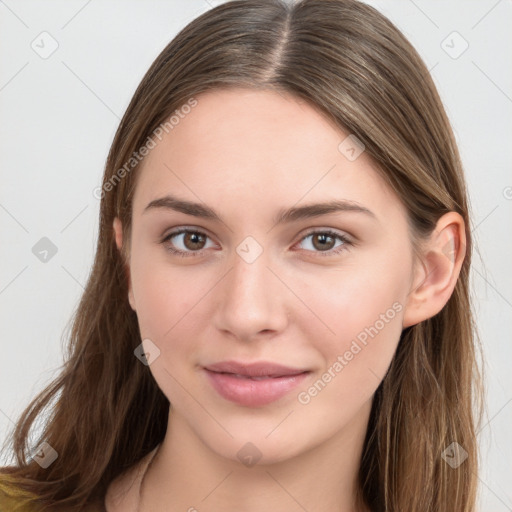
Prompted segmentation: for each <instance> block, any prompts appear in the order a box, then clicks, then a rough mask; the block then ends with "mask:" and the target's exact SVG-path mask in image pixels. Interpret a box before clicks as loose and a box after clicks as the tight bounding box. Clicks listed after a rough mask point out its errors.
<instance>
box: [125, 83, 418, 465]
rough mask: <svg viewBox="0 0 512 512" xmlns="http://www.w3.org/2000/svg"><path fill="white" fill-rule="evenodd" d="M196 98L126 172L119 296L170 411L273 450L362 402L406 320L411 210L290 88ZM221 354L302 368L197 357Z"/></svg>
mask: <svg viewBox="0 0 512 512" xmlns="http://www.w3.org/2000/svg"><path fill="white" fill-rule="evenodd" d="M196 99H197V102H198V103H197V105H196V106H195V107H194V108H193V109H191V111H190V113H188V114H187V115H186V116H184V117H183V118H182V119H180V121H179V123H178V124H177V125H175V126H174V128H173V129H172V130H170V131H169V133H167V134H165V135H164V136H163V138H162V140H161V141H158V139H156V141H157V145H156V146H155V147H154V148H153V149H152V150H151V151H150V153H149V155H148V156H147V157H146V159H145V161H144V163H143V166H142V167H141V168H140V169H139V171H138V172H140V175H139V177H138V182H137V187H136V191H135V195H134V201H133V223H132V232H131V239H130V245H129V252H130V257H129V276H130V292H129V300H130V304H131V306H132V308H133V309H134V310H135V311H136V313H137V317H138V321H139V326H140V332H141V339H143V340H146V341H144V348H145V349H146V350H147V351H148V352H150V353H152V355H151V358H152V359H153V358H154V359H153V361H152V362H151V364H150V366H149V369H150V371H151V372H152V375H153V376H154V378H155V380H156V382H157V384H158V386H159V387H160V388H161V390H162V391H163V393H164V394H165V395H166V396H167V397H168V399H169V401H170V402H171V404H172V414H174V415H175V417H176V418H177V419H178V418H179V420H180V424H181V425H182V426H184V428H187V429H189V431H190V432H192V433H193V434H194V435H195V436H197V438H199V439H200V440H201V441H202V442H203V443H204V445H205V446H207V447H209V448H210V449H211V450H213V451H214V452H216V453H218V454H219V455H221V456H223V457H227V458H229V459H233V460H235V458H236V457H237V452H238V451H239V450H240V448H241V447H242V446H243V445H244V444H245V443H246V442H251V443H253V445H254V446H256V447H257V449H258V451H259V456H261V457H262V458H263V460H264V461H267V462H272V461H278V460H283V459H286V458H289V457H292V456H295V455H298V454H300V453H303V452H306V451H307V450H310V449H311V448H314V447H317V446H319V445H320V444H322V443H324V442H325V441H327V440H329V439H332V438H333V436H337V435H342V434H343V432H344V431H347V429H349V427H350V425H352V424H354V422H355V421H357V418H359V417H361V414H363V412H364V414H366V415H367V413H368V411H369V404H371V399H372V396H373V394H374V392H375V390H376V389H377V387H378V385H379V383H380V382H381V380H382V378H383V376H384V374H385V372H386V370H387V368H388V366H389V364H390V362H391V359H392V357H393V354H394V352H395V349H396V346H397V343H398V341H399V337H400V334H401V331H402V329H403V327H404V312H405V309H406V299H407V295H408V293H409V292H410V290H411V284H412V282H413V267H414V265H413V263H414V261H413V250H412V245H411V241H410V238H409V232H408V224H407V215H406V211H405V209H404V207H403V205H402V203H401V202H400V201H399V199H398V197H397V196H396V195H395V194H394V193H393V192H392V191H391V189H389V188H388V186H387V185H386V184H385V182H384V181H383V180H382V178H381V177H380V176H379V175H378V173H377V171H376V169H375V167H374V166H373V164H372V162H371V161H370V159H369V157H368V155H367V154H366V153H365V152H364V151H363V152H362V153H361V154H360V155H359V156H358V157H357V158H354V156H357V153H358V152H359V151H358V148H357V146H354V144H353V142H351V139H347V137H348V136H349V135H350V134H349V133H346V132H344V131H342V130H340V129H339V128H337V127H336V126H335V125H334V124H332V123H331V122H330V121H329V120H328V119H327V118H326V117H324V116H323V115H322V114H321V113H320V112H319V111H318V110H317V109H315V108H314V107H312V106H311V105H309V104H307V103H305V102H303V101H302V100H299V99H297V98H295V97H293V96H282V95H280V94H278V93H275V92H269V91H265V92H261V91H252V90H246V89H235V90H230V91H210V92H207V93H203V94H202V95H199V96H197V97H196ZM340 144H341V145H340ZM351 147H352V148H353V149H354V151H351V150H350V148H351ZM166 196H169V197H168V198H167V199H162V198H166ZM170 196H172V199H175V200H176V201H181V202H182V203H181V206H180V203H177V202H173V201H171V200H170ZM160 199H162V200H161V201H158V200H160ZM335 201H337V202H338V206H340V205H341V206H342V207H341V209H331V210H330V211H329V210H328V209H326V208H324V209H323V210H322V209H319V208H314V207H312V208H308V209H303V208H304V207H306V206H310V205H314V204H319V203H322V204H324V203H333V202H335ZM184 202H191V203H197V205H198V206H197V208H193V207H191V206H190V205H188V206H187V207H186V208H185V207H184V206H185V203H184ZM151 203H152V205H151ZM343 205H345V206H344V207H343ZM347 205H348V206H347ZM173 206H174V208H173ZM290 209H291V210H292V211H291V213H290V212H289V214H288V215H284V216H282V215H281V214H282V213H283V212H286V211H288V210H290ZM205 212H206V213H209V215H205ZM212 212H213V213H212ZM313 214H314V215H313ZM119 231H120V230H118V237H119ZM148 340H151V341H150V342H149V341H148ZM155 346H156V347H157V348H158V350H159V353H158V355H157V356H156V357H155V356H154V354H155V353H156V352H154V348H155ZM225 361H236V362H240V363H244V364H250V363H253V362H270V363H277V364H279V365H283V366H285V367H288V368H292V369H294V370H297V371H296V372H295V373H296V374H297V373H300V372H304V371H305V372H306V373H303V374H302V375H300V376H297V375H295V376H290V375H288V377H285V376H282V375H283V374H282V373H281V376H280V377H276V376H275V375H277V374H279V372H274V377H268V376H267V378H266V379H262V380H252V379H249V378H247V377H245V378H243V377H242V378H240V377H235V376H233V375H231V376H229V375H223V376H222V375H220V374H215V375H212V373H213V372H209V371H207V370H205V367H207V366H210V365H213V364H215V363H220V362H225ZM290 372H291V373H293V371H292V370H290ZM267 373H268V372H267ZM291 413H293V414H291ZM285 418H286V419H285ZM270 432H272V435H269V433H270Z"/></svg>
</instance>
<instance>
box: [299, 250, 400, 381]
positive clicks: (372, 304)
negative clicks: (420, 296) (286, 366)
mask: <svg viewBox="0 0 512 512" xmlns="http://www.w3.org/2000/svg"><path fill="white" fill-rule="evenodd" d="M405 259H406V258H402V259H401V260H400V261H397V260H396V259H391V258H389V259H385V258H381V259H380V260H375V259H374V260H373V263H374V264H373V267H370V265H369V264H368V265H365V264H364V263H363V262H361V261H360V262H359V263H358V264H357V265H352V266H351V267H350V268H348V267H347V268H344V269H342V270H336V271H330V272H328V273H326V278H325V279H320V280H319V279H318V276H317V279H316V280H315V281H314V282H313V281H312V282H308V281H305V282H303V283H301V288H302V290H301V294H302V297H303V299H304V302H305V303H306V304H308V306H310V309H311V310H312V311H314V312H315V313H317V314H318V320H316V319H313V320H312V319H311V316H310V315H309V316H308V321H306V319H305V318H303V319H302V320H301V329H302V330H304V331H305V332H306V333H307V339H309V340H310V343H313V344H315V348H316V349H317V350H318V352H319V353H320V354H321V355H322V359H323V362H324V365H325V368H326V369H329V368H331V367H332V366H333V365H334V364H335V362H339V363H340V364H338V365H336V368H334V369H332V370H331V372H332V371H336V370H338V371H337V372H336V373H337V374H341V372H343V373H344V374H346V376H347V377H348V375H352V377H353V379H352V380H351V382H354V383H357V382H360V381H361V379H362V380H364V381H367V382H370V381H371V383H372V385H373V384H378V382H377V379H381V378H383V376H384V374H385V372H386V370H387V367H388V366H389V363H390V362H391V359H392V357H393V354H394V352H395V350H396V346H397V344H398V341H399V339H400V334H401V332H402V319H403V310H404V301H405V297H406V294H407V290H408V288H407V283H408V276H407V275H405V273H404V272H403V271H402V270H403V269H404V268H407V267H405V265H407V264H408V263H407V261H405ZM320 333H321V335H319V334H320ZM339 356H341V358H340V357H339ZM340 359H341V361H340ZM340 365H341V366H342V367H343V368H341V366H340ZM326 378H327V379H328V378H329V377H326Z"/></svg>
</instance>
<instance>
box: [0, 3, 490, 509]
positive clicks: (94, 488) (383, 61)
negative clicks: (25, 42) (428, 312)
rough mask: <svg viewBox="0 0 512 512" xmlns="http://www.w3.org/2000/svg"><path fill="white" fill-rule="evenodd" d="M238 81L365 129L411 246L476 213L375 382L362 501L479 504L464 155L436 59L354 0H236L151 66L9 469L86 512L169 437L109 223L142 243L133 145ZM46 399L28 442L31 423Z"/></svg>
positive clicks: (56, 500)
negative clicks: (137, 352)
mask: <svg viewBox="0 0 512 512" xmlns="http://www.w3.org/2000/svg"><path fill="white" fill-rule="evenodd" d="M228 87H252V88H257V89H272V90H276V91H281V92H286V93H291V94H294V95H295V96H296V97H299V98H300V99H302V100H305V101H308V102H310V103H311V104H313V105H316V106H317V107H318V108H320V109H321V111H323V112H324V113H325V115H326V116H328V117H329V118H330V119H331V120H333V121H334V122H335V123H336V124H337V125H338V126H339V127H340V128H341V129H343V130H344V131H348V132H349V133H351V134H354V135H355V136H356V137H357V138H358V139H359V140H360V141H361V142H362V143H363V144H364V145H365V151H366V152H367V154H368V155H369V156H371V157H372V158H373V160H374V161H375V163H376V164H377V165H378V167H379V172H380V173H381V175H382V177H383V178H384V179H385V180H386V182H387V183H388V184H389V185H390V186H391V187H392V189H393V190H394V191H395V192H396V193H397V194H398V196H399V197H400V198H401V200H402V201H403V204H404V205H405V206H406V208H407V211H408V216H409V222H410V226H411V233H412V235H413V243H414V244H416V243H419V242H421V240H423V239H424V238H425V237H427V236H428V235H430V234H431V233H432V231H433V229H434V228H435V225H436V221H437V220H438V219H439V217H440V216H441V215H443V214H444V213H446V212H449V211H455V212H458V213H459V214H460V215H461V216H462V217H463V218H464V221H465V223H466V228H465V229H466V257H465V260H464V262H463V265H462V269H461V272H460V275H459V278H458V281H457V284H456V286H455V290H454V292H453V294H452V296H451V297H450V299H449V301H448V303H447V304H446V306H445V307H444V308H443V310H442V311H441V312H439V313H438V314H437V315H435V316H434V317H433V318H430V319H428V320H426V321H423V322H421V323H419V324H417V325H414V326H412V327H408V328H406V329H404V331H403V332H402V335H401V339H400V342H399V345H398V349H397V352H396V354H395V357H394V359H393V361H392V364H391V366H390V368H389V371H388V372H387V374H386V376H385V377H384V379H383V381H382V383H381V385H380V386H379V388H378V390H377V392H376V394H375V397H374V402H373V409H372V412H371V415H370V421H369V425H368V431H367V437H366V441H365V447H364V453H363V457H362V461H361V469H360V497H361V499H362V500H363V501H364V502H365V504H366V505H367V506H369V507H370V508H371V509H372V510H375V511H381V510H382V511H384V510H385V511H406V510H407V511H415V512H418V511H435V512H454V511H456V512H470V511H474V509H475V500H476V489H477V485H476V482H477V466H478V461H477V441H476V434H475V428H476V423H477V422H476V419H477V416H478V415H477V413H476V412H475V407H474V405H475V403H476V404H477V405H478V404H479V403H480V401H481V400H480V399H481V388H480V384H479V383H480V379H479V371H478V365H477V364H476V363H477V360H476V351H475V348H476V347H477V346H478V344H477V341H478V337H477V335H476V329H475V326H474V323H473V313H472V307H471V301H470V296H469V270H470V263H471V252H472V239H471V229H470V215H469V210H468V208H469V205H468V202H467V191H466V186H465V180H464V175H463V169H462V164H461V159H460V156H459V153H458V149H457V146H456V143H455V140H454V136H453V133H452V129H451V127H450V123H449V120H448V118H447V115H446V113H445V110H444V108H443V106H442V103H441V100H440V98H439V95H438V92H437V90H436V87H435V85H434V83H433V81H432V79H431V76H430V74H429V72H428V69H427V68H426V66H425V64H424V63H423V61H422V59H421V58H420V56H419V55H418V53H417V52H416V51H415V49H414V48H413V47H412V46H411V44H410V43H409V42H408V41H407V40H406V39H405V37H404V36H403V35H402V33H401V32H400V31H399V30H398V29H397V28H396V27H395V26H394V25H393V24H392V23H391V22H390V21H389V20H388V19H387V18H386V17H384V16H383V15H382V14H380V13H379V12H378V11H377V10H376V9H374V8H372V7H370V6H369V5H366V4H364V3H360V2H358V1H356V0H299V1H297V2H295V3H292V2H286V1H284V0H241V1H231V2H227V3H225V4H223V5H220V6H218V7H216V8H214V9H211V10H210V11H208V12H206V13H204V14H202V15H201V16H199V17H198V18H196V19H195V20H193V21H192V22H191V23H190V24H188V25H187V26H186V27H185V28H184V29H183V30H181V32H179V33H178V35H177V36H176V37H175V38H174V39H173V40H172V41H171V42H170V43H169V44H168V46H167V47H166V48H165V49H164V50H163V51H162V52H161V54H160V55H159V56H158V57H157V59H156V60H155V62H154V63H153V64H152V65H151V67H150V69H149V70H148V72H147V73H146V75H145V76H144V78H143V80H142V82H141V83H140V85H139V87H138V89H137V91H136V92H135V95H134V97H133V98H132V100H131V102H130V104H129V106H128V109H127V110H126V113H125V115H124V117H123V119H122V121H121V123H120V125H119V128H118V130H117V133H116V135H115V138H114V141H113V143H112V147H111V150H110V153H109V155H108V159H107V162H106V167H105V173H104V178H103V185H102V190H101V194H100V195H101V208H100V219H99V220H100V230H99V237H98V244H97V250H96V256H95V260H94V265H93V268H92V272H91V274H90V277H89V279H88V282H87V285H86V288H85V292H84V294H83V296H82V298H81V301H80V303H79V306H78V308H77V311H76V313H75V315H74V318H73V325H72V330H71V333H70V340H69V346H68V353H67V354H66V362H65V364H64V365H63V367H62V371H61V373H60V374H59V376H58V378H57V379H56V380H55V381H54V382H53V383H51V385H49V386H48V387H47V388H46V389H45V390H44V391H43V392H41V394H40V395H38V396H37V397H36V398H35V399H34V400H33V401H32V402H31V403H30V405H29V406H28V407H27V408H26V409H25V410H24V411H23V413H22V414H21V416H20V418H19V420H18V422H17V424H16V425H15V429H14V430H13V432H12V433H11V440H12V452H13V453H14V454H15V456H16V459H17V461H16V466H12V467H8V468H4V470H3V471H4V472H5V473H9V474H10V477H12V478H13V479H15V480H16V481H17V482H18V484H19V486H21V487H22V488H23V489H26V490H27V491H30V492H32V493H34V495H35V497H34V500H37V501H38V502H39V503H41V504H44V505H46V506H48V508H47V509H46V508H45V510H66V511H68V512H69V511H72V512H73V511H79V510H82V507H83V506H84V505H86V504H89V503H92V502H94V501H99V502H101V501H102V500H103V499H104V496H105V492H106V490H107V487H108V485H109V483H110V482H111V481H112V480H113V479H114V478H115V477H116V476H118V475H119V474H120V473H121V472H122V471H123V470H125V469H126V468H128V467H130V466H132V465H133V464H135V463H136V462H137V461H139V460H140V459H141V458H142V457H143V456H145V455H146V454H147V453H148V452H149V451H150V450H152V449H153V448H155V447H156V445H157V444H158V443H160V442H161V441H162V440H163V438H164V435H165V431H166V426H167V418H168V412H169V402H168V400H167V399H166V397H165V396H164V395H163V393H162V392H161V390H160V389H159V388H158V386H157V384H156V382H155V380H154V379H153V377H152V375H151V373H150V371H149V369H148V367H147V366H145V365H143V364H141V363H140V361H139V360H138V359H137V358H136V357H135V356H134V349H135V348H136V347H137V346H138V345H139V344H140V342H141V340H140V334H139V330H138V324H137V317H136V314H135V313H134V311H133V310H132V309H131V308H130V306H129V303H128V298H127V294H128V288H127V279H126V272H125V269H126V267H125V265H126V260H125V256H126V255H125V254H120V253H119V252H118V250H117V247H116V244H115V240H114V236H113V228H112V223H113V219H114V217H115V216H116V215H117V216H118V217H119V218H120V219H121V221H122V223H123V229H124V230H125V232H124V237H125V239H126V240H128V239H129V234H130V228H131V222H130V221H131V213H132V212H131V209H132V197H133V192H134V189H135V185H136V177H137V169H138V167H139V166H138V157H137V158H135V157H134V155H139V150H140V148H142V147H144V146H146V147H149V148H150V147H151V145H150V142H152V141H153V142H154V141H155V139H156V134H158V133H159V132H158V129H159V127H162V126H163V127H164V128H166V131H167V130H170V129H172V121H169V119H171V117H170V116H172V115H173V113H174V115H175V117H176V119H179V117H180V115H184V112H185V113H186V109H185V107H184V106H186V105H193V101H197V99H195V98H196V97H197V96H198V95H199V94H200V93H201V92H203V91H207V90H211V89H215V88H228ZM199 101H200V100H199ZM188 108H192V107H188ZM134 158H135V160H134ZM127 163H128V164H127ZM122 169H124V171H122ZM46 408H48V409H49V414H47V416H46V420H45V422H44V429H43V431H42V434H41V436H40V437H39V439H38V441H37V442H36V443H34V444H33V445H31V444H30V443H29V429H30V428H31V426H32V425H33V424H34V422H35V420H36V419H37V418H38V417H39V416H40V415H41V414H42V413H43V411H44V410H45V409H46ZM478 418H479V416H478ZM43 441H45V442H47V443H48V444H49V445H50V446H51V447H52V448H53V449H54V450H55V451H56V452H57V453H58V457H57V459H56V460H55V461H54V462H53V463H52V464H51V465H50V466H49V467H47V468H46V469H43V468H42V467H41V466H40V465H39V464H37V463H36V462H35V461H34V460H28V462H27V455H29V454H30V453H32V450H33V449H34V448H35V447H36V446H38V445H40V444H41V443H42V442H43ZM453 442H456V443H458V445H457V446H460V447H461V448H462V449H463V450H464V451H465V453H467V455H468V457H467V459H466V460H465V461H464V462H463V463H461V464H460V465H459V467H457V468H452V467H451V466H450V465H449V464H447V462H446V461H445V460H444V458H443V453H444V451H445V450H446V448H447V447H449V446H450V445H451V444H452V443H453ZM452 449H453V448H452Z"/></svg>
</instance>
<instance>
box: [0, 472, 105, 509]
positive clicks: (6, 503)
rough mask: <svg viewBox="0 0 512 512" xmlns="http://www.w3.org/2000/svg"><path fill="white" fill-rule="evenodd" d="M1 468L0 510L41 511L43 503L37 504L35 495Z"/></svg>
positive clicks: (100, 507)
mask: <svg viewBox="0 0 512 512" xmlns="http://www.w3.org/2000/svg"><path fill="white" fill-rule="evenodd" d="M2 470H3V468H1V467H0V512H42V510H43V505H42V504H38V502H37V495H36V494H35V493H33V492H30V491H27V490H25V489H22V488H21V487H20V486H19V484H18V481H17V480H16V478H14V477H12V476H11V475H10V474H9V473H5V472H2ZM46 510H48V508H46ZM103 511H104V508H103V507H102V506H100V504H95V505H93V506H92V507H91V508H88V509H87V512H103Z"/></svg>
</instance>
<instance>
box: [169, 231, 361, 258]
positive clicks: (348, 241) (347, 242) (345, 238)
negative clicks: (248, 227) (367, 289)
mask: <svg viewBox="0 0 512 512" xmlns="http://www.w3.org/2000/svg"><path fill="white" fill-rule="evenodd" d="M183 233H197V234H200V235H204V236H206V237H207V238H209V239H210V240H213V237H212V236H210V234H209V233H208V230H206V229H204V228H199V227H194V226H180V227H178V228H176V229H175V230H172V231H170V232H168V233H166V234H164V235H163V237H162V240H161V241H160V243H161V244H164V245H165V244H166V243H167V242H168V241H169V240H170V239H171V238H173V237H174V236H178V235H181V234H183ZM316 234H326V235H328V236H331V237H332V238H338V239H339V240H341V241H342V242H343V243H342V244H341V245H340V246H338V247H336V248H333V249H329V250H327V251H310V250H307V249H299V251H303V252H306V253H311V254H318V255H320V256H334V255H338V254H339V253H340V252H342V251H344V250H347V249H348V248H349V247H351V246H354V245H356V244H355V242H354V241H353V238H352V237H351V236H350V235H347V234H346V233H345V232H341V231H338V230H336V229H334V228H322V227H321V226H317V227H312V228H309V229H308V230H306V231H303V232H302V233H301V234H300V235H299V236H298V238H299V239H298V241H297V242H295V243H294V244H293V247H295V246H296V245H298V244H300V243H301V242H302V241H303V240H304V239H305V238H308V237H310V236H312V235H316ZM167 250H168V251H169V252H171V253H172V254H176V255H178V256H184V257H187V256H191V257H194V256H202V255H203V254H204V253H205V252H206V251H207V249H201V250H199V251H182V250H181V249H173V248H170V247H169V248H167Z"/></svg>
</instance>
